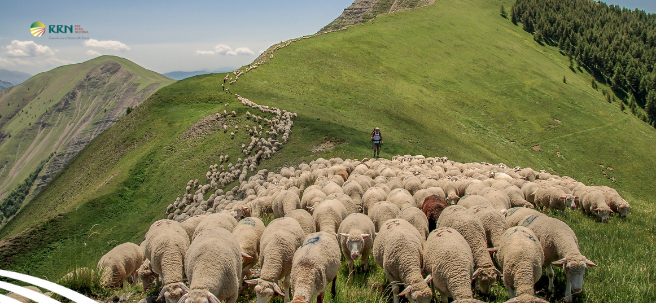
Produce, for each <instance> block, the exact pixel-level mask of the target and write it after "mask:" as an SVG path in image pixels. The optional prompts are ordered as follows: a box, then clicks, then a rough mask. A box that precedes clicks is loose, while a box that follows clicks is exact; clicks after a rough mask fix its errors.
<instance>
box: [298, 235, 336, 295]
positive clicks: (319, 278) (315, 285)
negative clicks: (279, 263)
mask: <svg viewBox="0 0 656 303" xmlns="http://www.w3.org/2000/svg"><path fill="white" fill-rule="evenodd" d="M340 261H341V260H340V253H339V244H338V243H337V239H335V236H333V235H332V234H330V233H327V232H323V231H319V232H316V233H312V234H309V235H307V236H306V237H305V241H304V243H303V245H302V246H301V247H300V248H299V249H298V250H296V252H295V253H294V260H293V263H292V271H291V277H292V278H291V285H292V288H293V289H294V300H293V301H292V303H309V302H312V301H313V300H314V298H317V297H318V299H317V302H322V299H323V297H324V292H325V290H326V286H327V285H328V283H330V282H331V281H332V288H331V294H332V297H333V298H334V297H335V293H336V290H335V287H336V284H337V272H338V270H339V266H340Z"/></svg>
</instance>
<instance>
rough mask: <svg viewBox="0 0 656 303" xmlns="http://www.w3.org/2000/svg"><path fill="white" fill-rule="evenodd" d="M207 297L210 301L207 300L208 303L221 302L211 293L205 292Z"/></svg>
mask: <svg viewBox="0 0 656 303" xmlns="http://www.w3.org/2000/svg"><path fill="white" fill-rule="evenodd" d="M185 296H186V295H185ZM207 296H208V297H209V299H210V300H209V301H210V302H209V303H221V302H220V301H219V298H217V297H216V296H215V295H214V294H213V293H211V292H209V291H208V292H207ZM180 300H182V299H180ZM178 302H179V303H184V301H183V302H180V301H178Z"/></svg>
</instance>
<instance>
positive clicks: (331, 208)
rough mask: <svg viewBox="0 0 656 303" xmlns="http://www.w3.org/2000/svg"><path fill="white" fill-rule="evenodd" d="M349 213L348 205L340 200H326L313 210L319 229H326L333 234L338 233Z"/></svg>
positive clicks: (313, 216)
mask: <svg viewBox="0 0 656 303" xmlns="http://www.w3.org/2000/svg"><path fill="white" fill-rule="evenodd" d="M347 215H348V212H347V211H346V207H344V204H342V202H340V201H339V200H325V201H323V202H321V203H319V204H318V205H317V206H316V207H315V208H314V209H313V210H312V218H313V219H314V223H315V225H316V228H317V231H325V232H328V233H331V234H336V233H337V230H338V229H339V225H340V224H342V220H344V218H346V216H347Z"/></svg>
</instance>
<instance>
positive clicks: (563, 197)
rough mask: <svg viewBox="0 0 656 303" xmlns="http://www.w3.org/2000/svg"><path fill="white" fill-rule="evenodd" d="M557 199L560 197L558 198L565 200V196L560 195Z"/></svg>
mask: <svg viewBox="0 0 656 303" xmlns="http://www.w3.org/2000/svg"><path fill="white" fill-rule="evenodd" d="M558 199H560V200H567V196H560V197H559V198H558Z"/></svg>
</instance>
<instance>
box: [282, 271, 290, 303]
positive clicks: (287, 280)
mask: <svg viewBox="0 0 656 303" xmlns="http://www.w3.org/2000/svg"><path fill="white" fill-rule="evenodd" d="M290 286H291V281H290V278H289V274H287V276H286V277H285V282H283V284H282V287H283V289H284V290H285V300H284V302H285V303H287V302H289V287H290Z"/></svg>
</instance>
